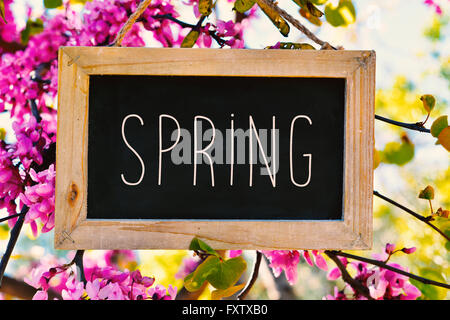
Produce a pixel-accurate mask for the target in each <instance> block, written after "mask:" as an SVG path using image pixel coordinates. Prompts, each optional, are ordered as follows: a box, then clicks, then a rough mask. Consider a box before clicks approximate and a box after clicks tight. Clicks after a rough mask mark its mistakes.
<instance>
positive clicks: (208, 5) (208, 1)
mask: <svg viewBox="0 0 450 320" xmlns="http://www.w3.org/2000/svg"><path fill="white" fill-rule="evenodd" d="M212 5H213V3H212V0H199V2H198V11H199V12H200V13H201V14H202V15H204V16H209V15H210V14H211V11H212Z"/></svg>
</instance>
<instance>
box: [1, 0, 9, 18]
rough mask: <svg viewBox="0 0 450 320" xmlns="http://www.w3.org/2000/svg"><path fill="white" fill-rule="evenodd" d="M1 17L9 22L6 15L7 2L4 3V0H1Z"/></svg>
mask: <svg viewBox="0 0 450 320" xmlns="http://www.w3.org/2000/svg"><path fill="white" fill-rule="evenodd" d="M0 17H1V18H2V19H3V21H5V23H8V22H7V21H6V17H5V4H4V3H3V0H0Z"/></svg>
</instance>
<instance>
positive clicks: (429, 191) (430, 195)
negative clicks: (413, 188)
mask: <svg viewBox="0 0 450 320" xmlns="http://www.w3.org/2000/svg"><path fill="white" fill-rule="evenodd" d="M419 198H420V199H426V200H433V199H434V189H433V187H432V186H427V187H426V188H425V189H423V190H421V191H420V192H419Z"/></svg>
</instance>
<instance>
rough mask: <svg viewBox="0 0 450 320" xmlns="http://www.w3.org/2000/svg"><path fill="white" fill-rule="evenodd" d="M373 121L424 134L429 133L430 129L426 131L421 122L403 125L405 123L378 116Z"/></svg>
mask: <svg viewBox="0 0 450 320" xmlns="http://www.w3.org/2000/svg"><path fill="white" fill-rule="evenodd" d="M375 119H377V120H380V121H384V122H386V123H389V124H393V125H395V126H398V127H402V128H406V129H410V130H415V131H420V132H425V133H430V129H427V128H425V127H424V126H423V124H422V122H416V123H405V122H399V121H395V120H391V119H388V118H385V117H382V116H379V115H375Z"/></svg>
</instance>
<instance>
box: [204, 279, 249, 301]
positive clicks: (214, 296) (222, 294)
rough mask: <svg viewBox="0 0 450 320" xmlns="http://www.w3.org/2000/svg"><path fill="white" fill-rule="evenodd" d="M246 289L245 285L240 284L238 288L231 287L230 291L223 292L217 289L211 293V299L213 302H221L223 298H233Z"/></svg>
mask: <svg viewBox="0 0 450 320" xmlns="http://www.w3.org/2000/svg"><path fill="white" fill-rule="evenodd" d="M244 287H245V283H241V284H238V285H237V286H232V287H229V288H228V289H225V290H221V289H217V290H214V291H213V292H211V299H212V300H220V299H222V298H227V297H231V296H232V295H233V294H235V293H236V292H238V291H239V290H241V289H242V288H244Z"/></svg>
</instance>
